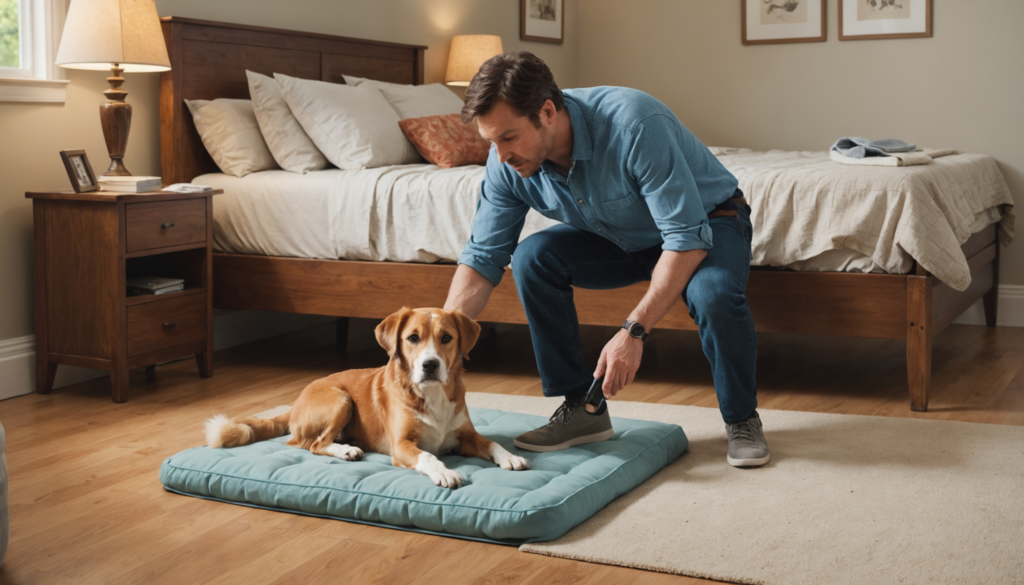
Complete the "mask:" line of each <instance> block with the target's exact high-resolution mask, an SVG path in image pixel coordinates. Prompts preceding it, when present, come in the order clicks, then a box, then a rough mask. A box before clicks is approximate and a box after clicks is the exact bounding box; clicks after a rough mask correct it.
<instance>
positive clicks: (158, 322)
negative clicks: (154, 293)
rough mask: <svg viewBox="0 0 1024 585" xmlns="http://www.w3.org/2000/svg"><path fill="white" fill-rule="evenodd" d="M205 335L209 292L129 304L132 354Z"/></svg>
mask: <svg viewBox="0 0 1024 585" xmlns="http://www.w3.org/2000/svg"><path fill="white" fill-rule="evenodd" d="M205 338H206V295H205V294H202V295H190V296H186V297H179V298H173V299H167V300H160V301H152V302H149V303H142V304H138V305H131V306H129V307H128V356H129V357H131V356H136V355H141V354H144V353H149V352H151V351H158V350H161V349H166V348H168V347H174V346H176V345H182V344H185V343H189V342H192V341H201V340H203V339H205Z"/></svg>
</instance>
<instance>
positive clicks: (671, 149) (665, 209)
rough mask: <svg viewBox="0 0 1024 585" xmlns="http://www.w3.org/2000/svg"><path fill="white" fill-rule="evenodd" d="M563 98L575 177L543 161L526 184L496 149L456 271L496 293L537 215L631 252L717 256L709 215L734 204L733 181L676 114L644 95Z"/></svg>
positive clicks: (602, 91) (597, 90)
mask: <svg viewBox="0 0 1024 585" xmlns="http://www.w3.org/2000/svg"><path fill="white" fill-rule="evenodd" d="M562 93H563V95H564V96H565V105H566V109H567V110H568V112H569V120H570V121H571V123H572V136H573V147H572V163H571V166H570V167H569V175H568V176H567V177H563V176H562V175H560V174H559V173H558V172H557V171H555V170H554V169H553V168H552V167H551V165H550V163H548V162H547V161H545V162H544V163H543V164H542V165H541V168H540V170H538V171H537V172H536V173H534V174H533V175H532V176H530V177H527V178H525V179H524V178H522V177H520V176H519V174H518V173H516V171H515V169H513V168H512V167H510V166H508V165H506V164H503V163H502V162H500V161H499V160H498V153H497V150H496V149H495V148H493V147H492V148H491V153H490V156H489V157H488V159H487V170H486V173H485V175H484V183H483V187H482V193H481V197H480V201H479V203H478V205H477V212H476V218H475V219H474V220H473V234H472V236H471V237H470V239H469V242H468V243H467V244H466V246H465V248H463V250H462V254H461V255H460V256H459V264H466V265H468V266H470V267H471V268H473V269H474V270H476V271H477V272H479V273H480V274H482V275H483V276H484V277H485V278H487V279H488V280H490V281H491V282H492V283H494V285H495V286H497V284H498V283H499V282H500V281H501V277H502V274H503V273H504V268H505V266H508V264H509V262H510V261H511V259H512V253H513V252H514V251H515V248H516V246H517V244H518V242H519V235H520V233H521V232H522V230H523V222H524V220H525V218H526V212H527V211H529V208H530V207H532V208H534V209H536V210H537V211H538V212H540V214H541V215H544V216H546V217H549V218H551V219H555V220H558V221H560V222H562V223H566V224H569V225H571V226H573V227H575V228H577V229H580V230H583V231H588V232H592V233H595V234H597V235H600V236H603V237H605V238H607V239H609V240H611V241H613V242H615V243H616V244H617V245H618V246H620V247H621V248H622V249H623V250H626V251H627V252H635V251H638V250H643V249H646V248H650V247H653V246H657V245H658V244H661V246H662V249H664V250H674V251H677V252H683V251H686V250H694V249H702V250H706V249H708V248H710V247H711V227H710V226H709V225H708V218H707V214H708V213H710V212H711V210H712V209H714V207H715V206H716V205H718V204H719V203H722V202H723V201H725V200H726V199H728V198H730V197H733V196H734V192H735V191H736V187H737V184H738V183H737V180H736V177H734V176H733V175H732V173H730V172H729V171H728V170H727V169H726V168H725V166H723V165H722V163H721V162H719V161H718V159H717V158H716V157H715V156H714V155H713V154H711V151H709V150H708V149H707V147H706V146H704V145H703V144H702V143H701V142H700V141H699V140H697V137H695V136H694V135H693V133H692V132H690V131H689V130H688V129H687V128H686V126H683V124H682V122H680V121H679V119H678V118H676V116H675V114H673V113H672V110H670V109H669V108H668V107H667V106H666V105H665V104H663V103H661V102H659V101H658V100H656V99H654V98H653V97H651V96H650V95H648V94H646V93H644V92H642V91H637V90H635V89H628V88H623V87H594V88H585V89H567V90H565V91H563V92H562Z"/></svg>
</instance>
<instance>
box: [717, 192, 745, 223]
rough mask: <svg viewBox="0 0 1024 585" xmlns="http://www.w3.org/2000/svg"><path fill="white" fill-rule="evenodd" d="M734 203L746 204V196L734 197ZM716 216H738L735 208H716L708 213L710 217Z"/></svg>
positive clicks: (738, 204)
mask: <svg viewBox="0 0 1024 585" xmlns="http://www.w3.org/2000/svg"><path fill="white" fill-rule="evenodd" d="M732 201H733V203H735V204H736V205H737V206H740V205H746V204H747V198H746V197H733V198H732ZM716 217H736V211H735V210H734V209H714V210H712V211H711V213H709V214H708V219H714V218H716Z"/></svg>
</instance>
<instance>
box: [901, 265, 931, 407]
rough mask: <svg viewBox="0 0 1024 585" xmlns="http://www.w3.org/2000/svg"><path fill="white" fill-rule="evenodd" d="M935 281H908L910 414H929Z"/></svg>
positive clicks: (911, 278) (913, 278)
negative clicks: (933, 282) (912, 412)
mask: <svg viewBox="0 0 1024 585" xmlns="http://www.w3.org/2000/svg"><path fill="white" fill-rule="evenodd" d="M932 278H933V277H931V276H909V277H907V323H908V327H907V381H908V383H909V386H910V410H914V411H917V412H926V411H927V410H928V389H929V386H931V380H932Z"/></svg>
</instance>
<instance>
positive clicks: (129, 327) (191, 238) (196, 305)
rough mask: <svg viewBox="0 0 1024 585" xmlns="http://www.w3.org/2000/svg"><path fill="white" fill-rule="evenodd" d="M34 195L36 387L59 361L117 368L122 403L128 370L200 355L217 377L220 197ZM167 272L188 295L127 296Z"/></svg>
mask: <svg viewBox="0 0 1024 585" xmlns="http://www.w3.org/2000/svg"><path fill="white" fill-rule="evenodd" d="M220 193H223V191H219V190H218V191H207V192H205V193H165V192H155V193H108V192H103V191H94V192H92V193H26V194H25V197H27V198H30V199H32V200H33V201H32V210H33V214H34V216H35V222H34V223H35V303H36V309H35V310H36V375H37V380H36V390H37V391H38V392H39V393H40V394H46V393H48V392H50V390H52V389H53V377H54V375H55V374H56V373H57V365H58V364H65V365H69V366H80V367H85V368H96V369H100V370H108V371H109V372H110V385H111V387H112V389H113V399H114V402H124V401H125V400H126V399H127V397H128V370H129V369H130V368H139V367H143V366H150V365H152V364H155V363H156V362H160V361H165V360H168V359H172V358H176V357H180V356H183V355H188V354H193V353H194V354H195V356H196V362H197V363H198V364H199V375H200V376H202V377H204V378H209V377H210V376H212V375H213V306H212V300H213V291H212V283H213V278H212V270H213V195H217V194H220ZM136 276H166V277H172V278H182V279H184V280H185V290H183V291H180V292H174V293H169V294H163V295H143V296H133V297H129V296H127V292H126V286H125V279H127V278H132V277H136Z"/></svg>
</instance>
